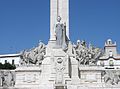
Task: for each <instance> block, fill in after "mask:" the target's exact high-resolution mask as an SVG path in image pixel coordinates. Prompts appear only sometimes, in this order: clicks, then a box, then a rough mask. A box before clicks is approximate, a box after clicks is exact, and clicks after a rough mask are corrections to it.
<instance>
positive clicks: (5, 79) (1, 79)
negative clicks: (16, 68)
mask: <svg viewBox="0 0 120 89" xmlns="http://www.w3.org/2000/svg"><path fill="white" fill-rule="evenodd" d="M14 85H15V73H14V72H11V71H8V70H6V71H1V72H0V86H1V87H13V86H14Z"/></svg>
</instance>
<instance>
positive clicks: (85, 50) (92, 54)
mask: <svg viewBox="0 0 120 89" xmlns="http://www.w3.org/2000/svg"><path fill="white" fill-rule="evenodd" d="M73 54H74V56H75V57H76V59H77V60H78V62H79V65H95V64H96V63H97V59H98V58H99V57H100V55H101V50H100V49H99V48H95V47H92V46H90V47H87V44H86V42H85V41H82V42H81V41H80V40H78V41H77V45H76V46H74V47H73Z"/></svg>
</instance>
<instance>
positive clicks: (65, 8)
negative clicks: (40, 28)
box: [50, 0, 69, 41]
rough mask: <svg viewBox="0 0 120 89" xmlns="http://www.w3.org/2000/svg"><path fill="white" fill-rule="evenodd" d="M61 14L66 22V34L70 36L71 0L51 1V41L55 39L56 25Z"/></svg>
mask: <svg viewBox="0 0 120 89" xmlns="http://www.w3.org/2000/svg"><path fill="white" fill-rule="evenodd" d="M58 15H60V16H61V18H62V22H63V23H64V22H66V35H67V37H68V38H69V0H51V1H50V41H54V40H56V39H55V25H56V22H57V20H56V19H57V16H58Z"/></svg>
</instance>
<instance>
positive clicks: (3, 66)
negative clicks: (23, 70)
mask: <svg viewBox="0 0 120 89" xmlns="http://www.w3.org/2000/svg"><path fill="white" fill-rule="evenodd" d="M0 69H5V70H12V69H16V66H15V65H11V64H10V63H5V64H2V63H0Z"/></svg>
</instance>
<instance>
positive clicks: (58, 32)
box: [55, 16, 68, 49]
mask: <svg viewBox="0 0 120 89" xmlns="http://www.w3.org/2000/svg"><path fill="white" fill-rule="evenodd" d="M55 36H56V46H57V47H58V48H63V49H66V48H67V41H68V38H67V36H66V24H65V23H64V24H63V23H61V17H60V16H58V17H57V24H56V28H55Z"/></svg>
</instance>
